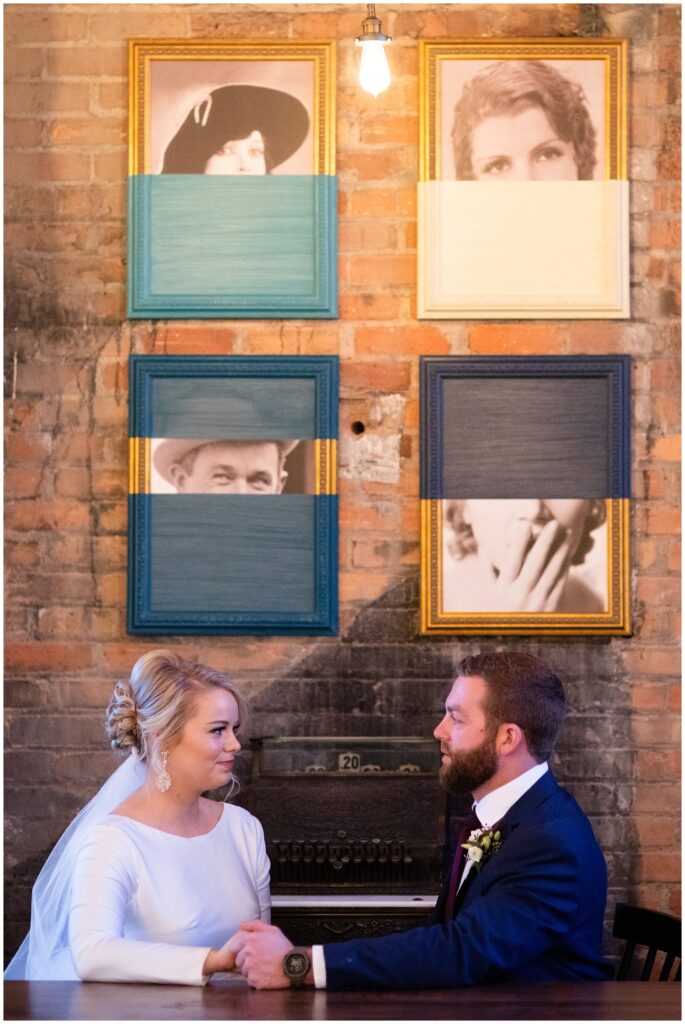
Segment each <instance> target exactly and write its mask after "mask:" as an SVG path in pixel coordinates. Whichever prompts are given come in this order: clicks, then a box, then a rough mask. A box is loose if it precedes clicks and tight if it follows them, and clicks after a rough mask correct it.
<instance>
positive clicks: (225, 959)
mask: <svg viewBox="0 0 685 1024" xmlns="http://www.w3.org/2000/svg"><path fill="white" fill-rule="evenodd" d="M239 934H240V932H236V935H239ZM236 935H232V936H231V938H230V939H229V940H228V942H225V943H224V944H223V946H222V947H221V949H210V951H209V953H208V954H207V957H206V959H205V962H204V964H203V965H202V973H203V974H214V973H216V971H232V970H233V968H234V967H235V966H236V963H235V955H236V952H237V950H236V948H235V938H236Z"/></svg>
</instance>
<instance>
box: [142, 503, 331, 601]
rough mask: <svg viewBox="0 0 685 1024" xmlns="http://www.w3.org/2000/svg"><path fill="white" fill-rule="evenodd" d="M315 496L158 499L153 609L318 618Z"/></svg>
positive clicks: (153, 509) (153, 515)
mask: <svg viewBox="0 0 685 1024" xmlns="http://www.w3.org/2000/svg"><path fill="white" fill-rule="evenodd" d="M320 500H321V499H320V498H317V497H315V496H314V495H301V494H289V495H285V494H283V495H273V496H271V495H264V496H262V495H250V496H239V495H207V494H202V495H200V494H185V495H176V494H167V495H154V496H152V497H151V498H150V499H149V501H150V526H151V541H150V544H151V548H150V559H151V565H150V569H151V572H150V577H149V579H150V583H149V585H150V603H149V611H150V612H151V613H152V615H153V616H154V615H155V613H158V612H166V613H174V612H182V613H185V614H188V613H190V614H192V613H196V612H206V613H210V614H211V613H219V612H221V613H224V614H229V615H230V614H231V613H237V614H241V613H266V614H267V615H268V614H271V615H277V614H282V613H293V614H295V613H297V614H298V615H307V614H313V613H314V612H315V610H316V603H317V602H316V566H315V550H316V544H315V539H316V504H315V503H316V502H317V501H320Z"/></svg>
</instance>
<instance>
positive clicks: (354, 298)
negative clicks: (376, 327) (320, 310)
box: [340, 292, 403, 320]
mask: <svg viewBox="0 0 685 1024" xmlns="http://www.w3.org/2000/svg"><path fill="white" fill-rule="evenodd" d="M402 305H403V304H402V299H401V298H399V297H398V296H396V295H391V294H388V293H387V292H376V293H374V292H346V293H344V294H343V295H341V296H340V319H341V320H398V319H400V312H401V309H402Z"/></svg>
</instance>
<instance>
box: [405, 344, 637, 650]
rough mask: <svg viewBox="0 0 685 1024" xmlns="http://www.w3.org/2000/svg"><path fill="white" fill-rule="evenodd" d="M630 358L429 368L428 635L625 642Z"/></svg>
mask: <svg viewBox="0 0 685 1024" xmlns="http://www.w3.org/2000/svg"><path fill="white" fill-rule="evenodd" d="M629 388H630V360H629V357H627V356H557V357H555V356H548V357H540V358H528V357H515V356H511V357H499V356H483V357H478V356H475V357H470V358H469V357H458V358H442V357H437V356H436V357H434V356H426V357H423V358H422V360H421V522H422V532H421V630H422V632H423V633H433V634H435V633H455V634H471V635H475V634H530V635H536V634H537V635H557V634H559V635H574V634H575V635H590V636H591V635H603V634H613V635H624V636H625V635H628V634H629V633H630V614H629V592H630V588H629V583H630V576H629V572H630V566H629V558H628V534H629V531H628V521H629V501H630V436H629V424H630V390H629Z"/></svg>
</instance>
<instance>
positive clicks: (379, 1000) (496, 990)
mask: <svg viewBox="0 0 685 1024" xmlns="http://www.w3.org/2000/svg"><path fill="white" fill-rule="evenodd" d="M4 1019H5V1020H115V1019H121V1020H466V1021H480V1020H680V1019H681V1012H680V985H679V984H677V983H676V982H662V983H659V982H639V981H605V982H575V983H569V982H537V983H535V984H527V985H492V986H481V987H479V988H463V989H444V990H433V991H430V992H428V991H426V992H326V991H323V990H322V991H318V992H317V991H315V990H314V989H312V988H305V989H301V990H300V991H295V990H293V989H285V990H283V991H275V992H256V991H254V990H253V989H250V988H248V987H247V985H246V984H245V983H244V982H242V981H240V980H236V981H231V980H229V981H215V982H212V983H211V984H209V985H207V986H206V987H205V988H195V987H192V986H187V985H125V984H121V985H111V984H96V983H88V984H81V983H79V982H72V981H33V982H24V981H9V982H6V983H5V1016H4Z"/></svg>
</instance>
